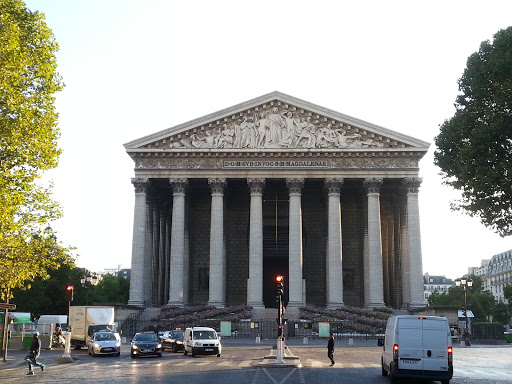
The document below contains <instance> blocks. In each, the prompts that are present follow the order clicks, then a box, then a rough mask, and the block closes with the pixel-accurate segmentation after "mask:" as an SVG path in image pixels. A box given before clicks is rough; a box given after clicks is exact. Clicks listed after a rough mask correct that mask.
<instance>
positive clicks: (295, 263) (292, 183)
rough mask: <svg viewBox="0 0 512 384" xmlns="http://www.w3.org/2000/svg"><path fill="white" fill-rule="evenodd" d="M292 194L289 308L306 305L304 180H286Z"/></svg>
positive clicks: (289, 247) (289, 248)
mask: <svg viewBox="0 0 512 384" xmlns="http://www.w3.org/2000/svg"><path fill="white" fill-rule="evenodd" d="M286 186H287V187H288V190H289V193H290V213H289V220H290V224H289V231H290V234H289V246H288V252H289V256H288V274H289V280H290V281H289V283H288V287H289V290H288V306H289V307H300V306H303V305H304V290H303V282H302V208H301V200H302V187H303V186H304V179H286Z"/></svg>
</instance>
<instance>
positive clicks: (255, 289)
mask: <svg viewBox="0 0 512 384" xmlns="http://www.w3.org/2000/svg"><path fill="white" fill-rule="evenodd" d="M247 184H248V185H249V188H250V190H251V216H250V229H249V279H247V305H250V306H252V307H253V308H263V307H264V305H263V213H262V196H263V188H264V186H265V179H249V180H247Z"/></svg>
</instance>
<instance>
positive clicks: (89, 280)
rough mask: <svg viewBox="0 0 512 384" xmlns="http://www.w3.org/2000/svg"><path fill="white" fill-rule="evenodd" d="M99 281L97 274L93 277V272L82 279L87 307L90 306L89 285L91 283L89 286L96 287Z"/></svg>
mask: <svg viewBox="0 0 512 384" xmlns="http://www.w3.org/2000/svg"><path fill="white" fill-rule="evenodd" d="M97 279H98V277H97V276H96V275H95V274H94V275H91V272H87V275H85V276H82V277H81V278H80V283H81V284H82V288H84V289H85V290H86V295H85V305H89V288H90V286H88V285H87V283H89V285H91V286H92V285H95V284H96V280H97Z"/></svg>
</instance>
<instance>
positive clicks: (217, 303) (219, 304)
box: [208, 301, 226, 308]
mask: <svg viewBox="0 0 512 384" xmlns="http://www.w3.org/2000/svg"><path fill="white" fill-rule="evenodd" d="M208 305H211V306H212V307H215V308H225V307H226V304H224V303H223V302H221V301H209V302H208Z"/></svg>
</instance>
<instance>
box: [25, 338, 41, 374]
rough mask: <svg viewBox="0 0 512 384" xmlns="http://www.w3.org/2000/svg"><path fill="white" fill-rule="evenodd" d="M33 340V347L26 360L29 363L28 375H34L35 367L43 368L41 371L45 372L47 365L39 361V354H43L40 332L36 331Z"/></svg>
mask: <svg viewBox="0 0 512 384" xmlns="http://www.w3.org/2000/svg"><path fill="white" fill-rule="evenodd" d="M33 336H34V337H33V339H32V345H31V346H30V349H29V350H28V352H29V355H28V356H27V357H26V358H25V360H26V361H27V363H28V373H27V375H33V374H34V368H33V367H34V366H35V367H41V371H44V367H45V365H44V364H43V363H39V362H38V361H37V359H38V358H39V354H40V353H41V339H39V332H37V331H35V332H34V335H33Z"/></svg>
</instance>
